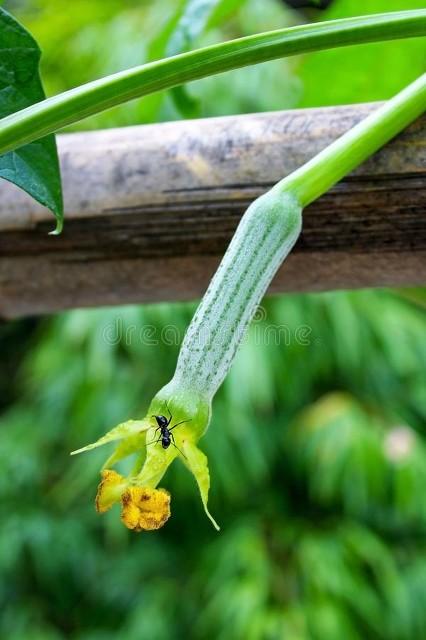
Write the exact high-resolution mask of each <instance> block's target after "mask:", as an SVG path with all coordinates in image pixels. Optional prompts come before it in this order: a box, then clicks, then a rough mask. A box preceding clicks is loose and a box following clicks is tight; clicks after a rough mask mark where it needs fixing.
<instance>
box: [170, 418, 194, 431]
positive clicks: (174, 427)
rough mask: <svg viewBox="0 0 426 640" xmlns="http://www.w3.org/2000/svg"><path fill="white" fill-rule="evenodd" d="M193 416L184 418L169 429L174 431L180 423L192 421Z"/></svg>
mask: <svg viewBox="0 0 426 640" xmlns="http://www.w3.org/2000/svg"><path fill="white" fill-rule="evenodd" d="M191 420H192V418H189V420H182V421H181V422H178V423H177V424H175V425H173V427H172V428H171V429H169V431H173V429H176V427H178V426H179V425H181V424H183V423H184V422H191Z"/></svg>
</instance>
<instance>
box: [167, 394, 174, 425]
mask: <svg viewBox="0 0 426 640" xmlns="http://www.w3.org/2000/svg"><path fill="white" fill-rule="evenodd" d="M166 409H167V411H168V412H169V416H170V417H169V419H168V421H167V425H166V426H167V427H168V426H169V424H170V423H171V421H172V420H173V416H172V412H171V411H170V409H169V405H168V402H167V400H166Z"/></svg>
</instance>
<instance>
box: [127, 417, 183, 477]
mask: <svg viewBox="0 0 426 640" xmlns="http://www.w3.org/2000/svg"><path fill="white" fill-rule="evenodd" d="M154 433H155V430H154V429H152V431H151V432H149V433H148V434H147V440H148V446H147V447H146V459H145V464H144V465H143V467H142V471H141V472H140V473H139V474H138V475H137V476H136V478H135V480H136V483H137V484H138V485H139V486H144V487H151V488H152V489H155V487H156V486H157V485H158V483H159V482H160V480H161V478H162V477H163V476H164V474H165V473H166V471H167V468H168V467H169V465H170V464H171V463H172V462H173V460H174V459H175V458H176V457H177V455H178V451H177V449H175V447H169V448H168V449H163V448H162V446H161V444H160V443H152V440H153V439H154ZM149 443H152V444H149Z"/></svg>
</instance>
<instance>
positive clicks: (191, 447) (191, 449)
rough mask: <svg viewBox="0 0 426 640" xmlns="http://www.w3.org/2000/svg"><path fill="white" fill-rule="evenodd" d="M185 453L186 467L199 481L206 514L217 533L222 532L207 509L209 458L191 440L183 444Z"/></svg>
mask: <svg viewBox="0 0 426 640" xmlns="http://www.w3.org/2000/svg"><path fill="white" fill-rule="evenodd" d="M183 451H184V454H185V456H186V461H185V462H186V465H187V466H188V467H189V469H190V470H191V472H192V473H193V474H194V477H195V480H196V481H197V484H198V488H199V490H200V494H201V501H202V503H203V507H204V511H205V512H206V515H207V517H208V518H209V519H210V520H211V522H212V524H213V526H214V528H215V529H216V531H220V527H219V525H218V524H217V522H216V520H215V519H214V518H213V516H212V515H211V513H210V511H209V510H208V507H207V501H208V497H209V489H210V474H209V467H208V461H207V456H205V455H204V453H203V452H202V451H201V450H200V449H199V448H198V447H197V446H196V445H195V444H194V443H192V442H190V441H189V440H185V442H184V443H183Z"/></svg>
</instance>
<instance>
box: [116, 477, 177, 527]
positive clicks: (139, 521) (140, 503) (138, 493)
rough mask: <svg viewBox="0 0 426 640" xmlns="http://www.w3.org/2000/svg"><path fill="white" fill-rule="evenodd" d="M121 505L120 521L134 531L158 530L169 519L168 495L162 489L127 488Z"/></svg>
mask: <svg viewBox="0 0 426 640" xmlns="http://www.w3.org/2000/svg"><path fill="white" fill-rule="evenodd" d="M121 504H122V505H123V506H122V509H121V520H122V521H123V523H124V524H125V525H126V527H128V528H129V529H133V530H134V531H153V530H155V529H160V528H161V527H162V526H163V525H164V524H165V523H166V522H167V520H168V519H169V518H170V494H169V493H168V492H167V491H165V490H164V489H150V488H148V487H137V486H136V487H129V488H128V489H127V490H126V491H125V492H124V493H123V495H122V496H121Z"/></svg>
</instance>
